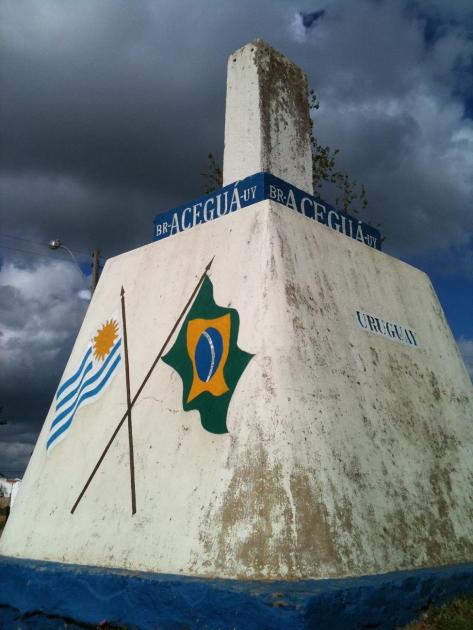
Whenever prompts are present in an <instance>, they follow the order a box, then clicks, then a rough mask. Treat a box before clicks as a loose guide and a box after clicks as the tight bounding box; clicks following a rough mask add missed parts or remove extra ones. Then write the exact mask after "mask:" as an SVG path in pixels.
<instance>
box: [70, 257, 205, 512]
mask: <svg viewBox="0 0 473 630" xmlns="http://www.w3.org/2000/svg"><path fill="white" fill-rule="evenodd" d="M213 260H214V258H213V257H212V258H211V260H210V261H209V263H208V264H207V266H206V267H205V269H204V272H203V274H202V275H201V276H200V278H199V281H198V282H197V284H196V286H195V288H194V290H193V291H192V294H191V296H190V297H189V299H188V300H187V303H186V305H185V306H184V308H183V309H182V311H181V313H180V314H179V317H178V318H177V320H176V322H175V323H174V325H173V327H172V329H171V331H170V332H169V334H168V336H167V337H166V340H165V341H164V343H163V345H162V347H161V350H160V351H159V352H158V354H157V356H156V358H155V359H154V361H153V363H152V364H151V367H150V368H149V370H148V372H147V374H146V376H145V377H144V379H143V381H142V383H141V385H140V386H139V387H138V390H137V392H136V394H135V395H134V396H133V398H131V394H130V372H129V365H128V343H127V335H126V319H125V291H124V289H123V287H122V290H121V305H122V319H123V339H124V351H125V377H126V390H127V410H126V412H125V413H124V414H123V416H122V418H121V420H120V422H119V423H118V424H117V426H116V428H115V430H114V432H113V433H112V436H111V438H110V439H109V441H108V442H107V445H106V446H105V448H104V450H103V451H102V454H101V455H100V457H99V459H98V461H97V463H96V464H95V466H94V468H93V470H92V472H91V473H90V476H89V478H88V479H87V481H86V483H85V485H84V487H83V488H82V490H81V492H80V494H79V496H78V497H77V499H76V501H75V503H74V505H73V506H72V509H71V514H74V512H75V511H76V508H77V506H78V505H79V503H80V502H81V500H82V497H83V496H84V495H85V493H86V492H87V489H88V487H89V486H90V484H91V483H92V480H93V478H94V477H95V475H96V473H97V471H98V469H99V468H100V466H101V464H102V462H103V460H104V459H105V456H106V455H107V453H108V451H109V449H110V447H111V446H112V444H113V441H114V440H115V438H116V437H117V434H118V432H119V431H120V429H121V427H122V426H123V424H124V422H125V420H127V421H128V443H129V451H130V480H131V503H132V514H135V513H136V492H135V467H134V452H133V431H132V423H131V410H132V407H133V405H134V404H135V402H136V401H137V400H138V397H139V396H140V394H141V392H142V391H143V389H144V386H145V385H146V383H147V382H148V380H149V378H150V376H151V374H152V373H153V370H154V368H155V367H156V365H157V363H158V361H159V360H160V359H161V357H162V355H163V353H164V351H165V349H166V347H167V345H168V343H169V341H170V340H171V338H172V336H173V334H174V332H175V331H176V328H177V327H178V326H179V324H180V323H181V321H182V318H183V317H184V315H185V314H186V312H187V310H188V309H189V307H190V305H191V303H192V301H193V299H194V298H195V296H196V294H197V292H198V291H199V289H200V286H201V285H202V282H203V281H204V278H205V276H206V275H207V274H208V272H209V269H210V267H211V266H212V263H213Z"/></svg>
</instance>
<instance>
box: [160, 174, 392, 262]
mask: <svg viewBox="0 0 473 630" xmlns="http://www.w3.org/2000/svg"><path fill="white" fill-rule="evenodd" d="M264 199H270V200H272V201H275V202H276V203H280V204H282V205H284V206H286V207H287V208H290V209H291V210H294V211H296V212H298V213H299V214H302V215H304V216H306V217H308V218H309V219H313V220H314V221H317V222H318V223H322V224H323V225H326V226H328V227H329V228H331V229H333V230H337V231H338V232H341V233H342V234H345V235H346V236H349V237H350V238H353V239H355V240H357V241H360V242H361V243H364V244H365V245H368V246H369V247H373V248H374V249H379V250H380V249H381V235H380V233H379V230H377V229H376V228H373V227H371V226H370V225H368V224H367V223H364V222H363V221H360V219H357V218H356V217H354V216H352V215H350V214H346V213H344V212H341V211H340V210H337V209H336V208H335V207H334V206H331V205H330V204H328V203H326V202H325V201H322V200H321V199H319V198H317V197H314V196H313V195H310V194H309V193H306V192H304V191H303V190H300V189H299V188H296V187H295V186H292V185H291V184H288V183H287V182H285V181H283V180H282V179H279V178H278V177H274V175H271V174H270V173H256V175H251V176H250V177H247V178H246V179H242V180H241V181H238V182H235V183H233V184H229V185H228V186H225V187H224V188H220V189H219V190H217V191H215V192H213V193H211V194H210V195H205V196H203V197H199V198H198V199H195V200H194V201H191V202H189V203H187V204H185V205H183V206H179V207H177V208H173V209H172V210H169V211H168V212H163V213H161V214H158V215H156V217H155V219H154V232H153V240H155V241H160V240H161V239H163V238H167V237H168V236H174V235H175V234H179V233H180V232H184V231H186V230H189V229H191V228H193V227H195V226H196V225H201V224H202V223H208V222H209V221H213V220H215V219H218V218H219V217H222V216H225V215H227V214H231V213H232V212H236V211H237V210H241V209H242V208H245V207H247V206H251V205H253V204H255V203H258V202H260V201H263V200H264Z"/></svg>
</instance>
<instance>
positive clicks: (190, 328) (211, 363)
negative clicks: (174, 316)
mask: <svg viewBox="0 0 473 630" xmlns="http://www.w3.org/2000/svg"><path fill="white" fill-rule="evenodd" d="M239 326H240V318H239V315H238V312H237V311H236V310H235V309H233V308H223V307H221V306H218V305H217V304H215V302H214V299H213V286H212V282H211V281H210V279H209V278H208V276H205V278H204V281H203V283H202V287H201V288H200V291H199V293H198V295H197V297H196V299H195V301H194V303H193V305H192V307H191V309H190V311H189V313H188V315H187V317H186V319H185V321H184V323H183V325H182V328H181V330H180V332H179V335H178V337H177V339H176V342H175V344H174V346H173V347H172V348H171V350H170V351H169V352H168V353H167V354H166V355H165V356H164V357H163V361H164V362H165V363H167V364H168V365H170V366H171V367H173V368H174V369H175V370H176V372H177V373H178V374H179V376H180V377H181V378H182V382H183V386H184V387H183V395H182V404H183V408H184V410H185V411H189V410H191V409H197V410H198V411H199V412H200V417H201V421H202V426H203V427H204V429H206V430H207V431H210V432H211V433H227V432H228V429H227V411H228V405H229V404H230V400H231V397H232V395H233V392H234V391H235V388H236V386H237V383H238V381H239V380H240V377H241V375H242V373H243V371H244V370H245V368H246V366H247V365H248V362H249V361H250V360H251V358H252V357H253V355H252V354H249V353H248V352H244V351H243V350H241V349H240V348H239V347H238V346H237V340H238V329H239Z"/></svg>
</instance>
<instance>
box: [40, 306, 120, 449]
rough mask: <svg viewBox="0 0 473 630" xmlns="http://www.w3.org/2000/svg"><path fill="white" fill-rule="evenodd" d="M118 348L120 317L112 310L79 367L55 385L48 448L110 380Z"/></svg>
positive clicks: (60, 437)
mask: <svg viewBox="0 0 473 630" xmlns="http://www.w3.org/2000/svg"><path fill="white" fill-rule="evenodd" d="M121 350H122V334H121V326H120V318H119V317H118V315H117V314H114V315H113V316H112V317H111V318H109V319H108V320H107V321H106V322H105V323H104V324H103V325H102V326H100V327H98V328H97V330H96V333H95V335H94V336H93V337H92V338H91V340H90V341H89V343H88V344H87V349H86V351H85V353H84V355H83V357H82V360H81V362H80V365H79V367H78V368H77V369H76V370H75V371H74V373H73V374H72V376H69V377H67V378H66V379H65V380H64V381H63V382H61V384H60V385H59V388H58V390H57V393H56V398H55V400H56V409H55V414H54V418H53V421H52V422H51V427H50V429H49V434H48V440H47V442H46V449H47V451H48V452H49V451H51V449H52V448H53V447H54V446H56V445H57V444H59V442H61V440H63V439H64V438H65V436H66V435H67V432H68V431H69V429H70V428H71V425H72V422H73V420H74V416H75V414H76V412H77V410H78V409H79V408H80V407H83V406H84V405H87V404H90V403H91V402H94V401H95V400H96V399H97V398H98V397H99V396H100V395H101V394H102V393H103V392H104V391H105V389H106V388H107V386H108V385H109V384H110V383H111V381H112V379H113V377H114V375H115V374H116V373H117V371H118V367H119V365H120V363H121V360H122V357H121Z"/></svg>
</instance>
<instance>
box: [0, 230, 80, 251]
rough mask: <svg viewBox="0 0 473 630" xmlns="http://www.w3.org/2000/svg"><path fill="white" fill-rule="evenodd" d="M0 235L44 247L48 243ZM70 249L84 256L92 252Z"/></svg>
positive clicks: (0, 235)
mask: <svg viewBox="0 0 473 630" xmlns="http://www.w3.org/2000/svg"><path fill="white" fill-rule="evenodd" d="M0 237H2V238H13V239H15V240H17V241H24V242H25V243H31V244H32V245H41V246H42V247H47V243H42V242H40V241H31V240H30V239H28V238H23V237H22V236H13V234H0ZM69 249H71V250H72V251H73V252H76V253H77V254H84V256H90V252H84V251H83V250H81V249H72V247H70V248H69Z"/></svg>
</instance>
